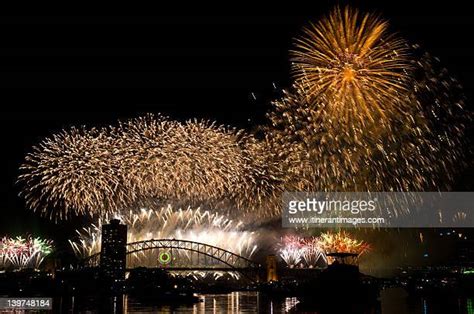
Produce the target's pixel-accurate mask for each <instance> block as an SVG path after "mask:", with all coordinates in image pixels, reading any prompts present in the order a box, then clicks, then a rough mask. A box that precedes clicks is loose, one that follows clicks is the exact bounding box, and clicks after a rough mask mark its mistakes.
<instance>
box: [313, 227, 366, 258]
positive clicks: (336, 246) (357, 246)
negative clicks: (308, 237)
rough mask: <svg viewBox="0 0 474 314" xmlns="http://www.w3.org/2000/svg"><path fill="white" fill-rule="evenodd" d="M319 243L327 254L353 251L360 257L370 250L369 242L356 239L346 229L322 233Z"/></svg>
mask: <svg viewBox="0 0 474 314" xmlns="http://www.w3.org/2000/svg"><path fill="white" fill-rule="evenodd" d="M319 244H320V246H321V248H322V249H323V250H324V252H325V253H326V254H329V253H352V254H357V256H358V257H360V256H361V255H363V254H365V253H367V252H368V251H369V250H370V245H369V244H368V243H366V242H364V241H362V240H357V239H355V238H354V237H352V236H351V235H350V234H348V233H347V232H345V231H340V232H337V233H332V232H326V233H322V234H321V235H320V237H319Z"/></svg>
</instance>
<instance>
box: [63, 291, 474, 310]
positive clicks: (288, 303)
mask: <svg viewBox="0 0 474 314" xmlns="http://www.w3.org/2000/svg"><path fill="white" fill-rule="evenodd" d="M335 293H337V292H335ZM198 296H199V297H200V298H201V300H202V301H201V302H198V303H194V304H174V305H170V304H168V305H164V304H161V305H158V304H149V303H146V304H145V303H143V302H142V301H139V300H137V299H133V298H131V297H128V296H124V297H123V298H116V299H114V300H109V301H110V303H109V304H108V305H107V306H109V307H108V310H107V311H108V312H111V313H114V312H115V313H292V312H296V309H297V308H298V304H299V303H300V300H299V299H298V298H294V297H283V298H269V297H268V296H265V295H263V294H262V293H259V292H248V291H244V292H231V293H223V294H200V295H198ZM315 298H317V296H315ZM58 301H59V300H58ZM66 301H67V302H66ZM341 302H344V296H342V295H341ZM106 303H107V302H103V301H101V302H99V303H95V302H92V301H90V300H89V299H78V298H73V299H72V300H60V301H59V302H58V303H56V304H55V309H56V310H58V309H59V310H60V311H61V312H70V313H85V312H87V313H91V312H92V313H100V312H103V310H104V308H103V306H104V305H106ZM58 307H60V308H58ZM307 310H308V309H305V311H307ZM310 311H311V309H310ZM314 313H321V314H323V313H324V312H318V311H317V309H314ZM365 313H367V314H368V313H370V314H392V313H393V314H395V313H396V314H403V313H407V314H437V313H450V314H474V297H461V296H459V297H411V296H408V295H407V294H406V293H405V292H404V291H403V290H402V289H398V288H393V289H386V290H384V291H382V293H381V295H380V302H378V305H376V306H374V307H372V308H367V309H366V310H364V312H363V314H365ZM361 314H362V313H361Z"/></svg>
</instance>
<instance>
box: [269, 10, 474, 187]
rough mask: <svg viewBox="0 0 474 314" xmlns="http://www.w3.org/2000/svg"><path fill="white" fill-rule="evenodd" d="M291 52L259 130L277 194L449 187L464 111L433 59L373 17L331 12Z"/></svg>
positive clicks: (457, 91)
mask: <svg viewBox="0 0 474 314" xmlns="http://www.w3.org/2000/svg"><path fill="white" fill-rule="evenodd" d="M362 21H365V22H364V23H362ZM323 30H325V31H324V32H323ZM348 34H352V35H354V34H357V36H355V35H354V36H352V35H351V36H350V38H348V37H347V36H349V35H348ZM369 44H370V45H369ZM366 45H369V46H368V47H365V46H366ZM344 51H348V53H349V55H346V54H345V53H344ZM372 54H375V55H374V56H371V55H372ZM293 55H294V60H293V62H294V67H295V77H296V83H295V85H294V87H293V88H292V90H290V91H285V92H284V95H283V97H282V98H281V99H278V100H276V101H274V102H273V109H272V110H271V111H270V112H269V113H268V118H269V121H270V125H269V126H267V127H265V128H264V131H265V132H266V134H267V143H268V147H269V148H268V149H269V150H271V151H273V152H274V154H275V156H276V157H277V158H276V159H279V161H280V163H279V164H280V165H281V169H280V170H281V173H282V174H283V177H282V181H284V188H283V189H284V190H290V191H292V190H306V191H328V192H331V191H361V192H364V191H429V190H449V188H450V186H451V184H452V181H453V176H454V174H455V173H456V171H457V170H458V169H460V168H462V167H463V166H464V160H465V159H466V158H465V153H466V152H465V147H466V146H467V145H464V144H465V143H466V137H465V134H466V128H467V126H468V125H469V124H470V123H471V121H472V115H471V114H470V113H469V112H468V111H467V110H466V109H465V105H464V96H463V94H462V89H461V88H460V86H459V84H458V83H457V82H456V81H455V80H454V79H452V78H451V77H450V76H449V75H448V74H447V73H446V71H445V70H444V69H440V67H439V66H438V64H437V63H438V62H437V61H436V60H435V59H434V58H431V57H430V56H429V55H427V54H424V53H422V52H421V51H420V49H419V48H417V47H415V46H409V45H408V44H406V43H404V42H403V41H401V40H400V39H395V37H393V36H392V35H390V34H388V33H387V24H386V22H384V21H382V20H380V19H379V18H378V17H376V16H373V15H370V14H369V15H366V16H361V15H360V14H359V13H358V12H357V11H355V10H351V9H346V10H344V11H343V10H341V9H339V8H336V9H335V10H334V11H333V12H332V13H331V14H330V16H329V17H328V18H324V19H322V20H321V21H320V22H319V23H318V24H316V25H314V26H312V27H310V28H308V29H307V30H306V31H305V35H304V37H301V38H299V39H298V40H297V46H296V49H295V51H294V52H293ZM364 58H366V59H370V60H369V61H367V60H365V59H364ZM361 60H362V61H361ZM364 60H365V61H364ZM385 65H387V66H388V67H387V68H386V70H383V67H384V66H385ZM347 68H349V69H350V72H351V71H352V72H353V73H352V72H351V73H352V75H350V76H349V77H348V78H347V77H345V75H346V74H347V73H346V72H347V71H349V70H347ZM347 81H350V82H349V83H348V82H347ZM397 84H398V85H397ZM389 85H390V86H392V88H389V87H388V86H389ZM371 121H373V122H371Z"/></svg>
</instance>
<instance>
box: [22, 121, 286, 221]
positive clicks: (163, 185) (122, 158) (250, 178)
mask: <svg viewBox="0 0 474 314" xmlns="http://www.w3.org/2000/svg"><path fill="white" fill-rule="evenodd" d="M262 152H263V149H262V147H260V143H259V142H257V141H256V140H255V139H253V138H252V137H251V136H248V135H245V134H244V133H243V132H241V131H237V130H234V129H227V128H225V127H222V126H216V125H214V124H213V123H209V122H205V121H188V122H186V123H178V122H175V121H171V120H168V119H167V118H164V117H162V116H153V115H149V116H146V117H142V118H138V119H133V120H130V121H127V122H124V123H120V124H119V125H118V126H116V127H114V126H110V127H107V128H102V129H91V130H87V129H85V128H83V129H74V128H73V129H72V130H70V131H63V132H61V133H59V134H56V135H54V136H53V137H51V138H48V139H46V140H44V141H43V142H42V143H41V144H40V145H39V146H38V147H35V148H34V149H33V152H32V153H30V154H28V155H27V157H26V161H25V163H24V164H23V165H22V166H21V171H22V174H21V175H20V177H19V181H20V182H21V183H22V184H23V187H24V188H23V192H22V195H23V196H24V197H25V199H26V201H27V204H28V206H29V207H30V208H33V209H35V210H39V211H41V212H43V213H46V214H48V213H49V215H50V216H51V217H58V216H59V218H64V217H67V216H68V214H71V213H75V214H79V215H84V214H86V215H87V214H88V215H95V214H97V215H101V214H104V213H107V212H117V211H121V210H122V211H123V210H126V209H129V208H138V207H140V206H143V205H148V201H152V202H156V200H163V201H165V202H173V200H175V201H176V202H180V203H183V204H187V205H190V204H196V203H197V204H201V203H206V204H213V205H216V206H217V204H219V205H222V204H223V203H226V204H227V205H229V206H225V207H226V208H227V207H228V208H241V209H242V208H243V209H245V210H246V209H249V210H250V209H251V208H252V207H253V205H255V206H257V205H258V203H260V202H262V200H263V199H265V198H266V196H270V195H271V194H272V193H273V181H275V180H276V179H277V177H276V176H274V175H272V171H271V170H270V167H271V166H269V164H271V162H270V161H269V158H268V155H265V154H261V153H262ZM265 156H266V157H265ZM244 204H245V207H244ZM222 207H224V206H222ZM51 208H53V209H54V210H51Z"/></svg>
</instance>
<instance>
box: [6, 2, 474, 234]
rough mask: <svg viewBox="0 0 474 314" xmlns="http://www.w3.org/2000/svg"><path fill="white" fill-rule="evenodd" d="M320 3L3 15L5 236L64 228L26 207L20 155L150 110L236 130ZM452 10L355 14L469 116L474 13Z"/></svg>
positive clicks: (432, 7)
mask: <svg viewBox="0 0 474 314" xmlns="http://www.w3.org/2000/svg"><path fill="white" fill-rule="evenodd" d="M313 2H317V1H313ZM321 3H322V4H320V5H319V7H314V6H312V7H309V6H305V7H298V6H297V5H296V4H294V6H295V7H294V8H280V10H279V11H278V12H275V15H272V16H271V15H269V14H273V13H274V12H273V10H269V9H268V10H266V9H264V10H254V9H247V10H239V12H240V11H241V12H243V13H246V14H261V13H265V14H266V15H265V16H261V15H252V16H227V15H226V13H227V14H228V13H229V12H228V11H227V12H226V11H224V10H223V11H222V12H220V13H219V14H216V15H212V16H155V17H149V16H148V17H123V16H122V17H99V16H82V17H78V16H77V17H51V16H49V17H27V16H15V17H5V16H3V17H0V35H1V36H0V88H1V92H0V97H1V99H2V102H1V110H2V112H1V115H0V119H1V121H0V128H1V130H0V132H1V133H0V134H1V135H0V136H1V137H2V146H1V147H2V149H1V159H2V162H1V167H0V169H1V172H0V193H1V194H0V210H1V211H2V215H1V216H0V235H4V234H7V233H8V234H12V235H16V234H21V233H26V232H30V233H33V234H35V235H43V236H50V237H57V236H58V232H61V234H63V233H62V231H67V230H68V229H69V227H70V225H69V224H62V225H61V226H56V227H54V226H53V223H51V222H47V221H46V220H44V219H41V218H39V216H38V215H36V214H34V213H32V212H30V211H29V210H27V209H26V208H25V205H24V203H23V201H22V199H21V198H19V197H18V196H17V195H18V193H19V191H20V187H19V186H16V185H15V180H16V177H17V175H18V166H19V164H20V163H21V162H22V160H23V158H24V155H25V154H26V153H27V152H28V151H30V150H31V147H32V146H33V145H35V144H38V143H39V142H40V140H41V139H42V138H43V137H45V136H49V135H51V134H53V133H54V132H57V131H59V130H61V129H62V128H67V127H69V126H72V125H76V126H78V125H87V126H96V125H97V126H100V125H104V124H109V123H114V122H115V121H116V120H117V119H126V118H131V117H136V116H138V115H140V114H143V113H147V112H154V113H158V112H161V113H164V114H168V115H170V116H171V117H172V118H175V119H180V120H182V119H187V118H192V117H198V118H207V119H211V120H216V121H217V122H218V123H221V124H230V125H233V126H236V127H242V128H252V127H253V126H254V125H256V124H257V123H259V122H262V121H263V120H264V112H265V111H266V110H267V109H268V107H269V101H270V100H271V99H272V98H274V97H275V96H277V95H278V94H279V93H278V90H279V89H281V88H285V87H288V85H289V82H290V80H289V61H288V50H289V49H290V48H291V44H292V38H293V37H294V36H295V35H296V34H298V33H299V31H300V29H301V27H302V26H304V25H305V24H307V23H308V22H309V21H315V20H316V19H317V18H318V17H319V16H321V15H323V14H325V13H326V12H327V11H328V9H329V8H331V7H332V6H333V5H334V4H335V2H332V3H331V2H321ZM342 3H345V2H342ZM446 4H448V3H447V2H446V3H445V5H446ZM449 5H450V7H448V8H446V7H441V6H440V5H439V4H433V3H426V2H425V3H423V4H422V3H419V2H418V1H417V2H416V3H415V1H410V2H405V3H402V2H400V1H396V2H394V3H393V4H386V3H385V1H383V3H382V1H378V4H375V5H368V4H366V1H364V5H360V3H359V4H356V5H355V6H357V7H359V8H361V9H363V10H364V9H370V10H374V9H375V10H377V11H379V12H380V13H382V14H383V16H384V17H386V18H388V19H389V20H390V21H391V26H392V30H395V31H397V32H398V33H399V34H400V35H401V36H403V37H405V38H406V39H408V40H409V41H410V42H412V43H413V42H415V43H418V44H420V45H421V46H422V47H423V48H424V49H425V50H427V51H429V52H431V53H432V55H435V56H438V57H439V58H440V59H441V61H442V63H443V65H445V66H446V67H447V68H448V69H449V71H450V73H451V74H452V75H454V76H456V77H457V78H459V80H460V82H461V83H462V85H463V86H464V87H465V91H466V94H467V97H468V100H469V106H470V107H471V108H472V105H471V104H472V100H473V97H472V95H473V94H474V41H473V40H472V38H473V36H474V35H473V34H474V15H471V16H466V15H465V14H473V13H472V10H470V9H468V6H467V4H465V5H461V4H460V3H456V2H455V1H449ZM288 6H290V4H288ZM272 9H275V8H272ZM276 9H278V8H276ZM160 13H161V12H160ZM170 13H173V11H170ZM175 13H176V12H175ZM207 14H210V12H207ZM281 14H292V15H290V16H282V15H281ZM273 84H275V85H276V86H277V90H275V89H274V88H273ZM252 93H254V94H255V95H256V98H257V99H256V100H254V99H253V97H252ZM473 174H474V173H473V171H472V169H471V170H467V171H466V172H465V173H464V174H463V175H462V176H460V177H459V178H458V180H457V181H458V182H457V186H456V189H457V190H472V187H473V184H472V183H473V180H472V177H473Z"/></svg>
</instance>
